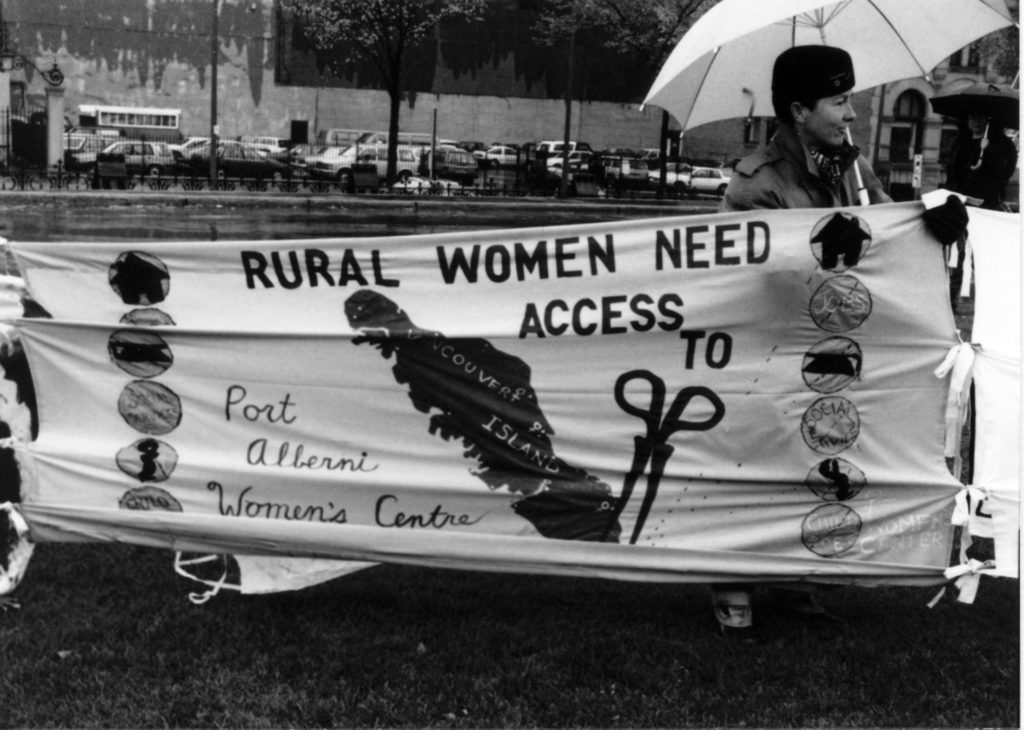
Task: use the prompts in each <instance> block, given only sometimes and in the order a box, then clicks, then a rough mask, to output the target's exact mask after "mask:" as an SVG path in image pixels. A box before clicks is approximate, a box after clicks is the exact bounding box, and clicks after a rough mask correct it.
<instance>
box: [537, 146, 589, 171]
mask: <svg viewBox="0 0 1024 730" xmlns="http://www.w3.org/2000/svg"><path fill="white" fill-rule="evenodd" d="M593 156H594V153H593V152H588V151H587V150H575V151H574V152H570V153H569V169H570V170H581V169H585V168H587V167H588V166H589V164H590V159H591V158H592V157H593ZM563 160H564V158H563V156H562V153H561V152H559V153H558V154H557V155H555V156H554V157H549V158H548V160H547V166H548V168H550V169H561V168H562V164H563Z"/></svg>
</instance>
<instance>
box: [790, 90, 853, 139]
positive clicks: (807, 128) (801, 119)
mask: <svg viewBox="0 0 1024 730" xmlns="http://www.w3.org/2000/svg"><path fill="white" fill-rule="evenodd" d="M793 119H794V120H795V121H796V125H797V129H798V130H799V132H800V138H801V139H802V140H803V141H804V143H805V144H806V145H808V146H810V147H813V148H815V149H821V148H825V149H828V148H831V147H841V146H842V144H843V140H845V139H846V130H847V128H848V127H849V126H850V124H851V123H853V121H854V120H855V119H857V113H856V112H855V111H854V110H853V106H852V104H851V103H850V95H849V94H841V95H839V96H827V97H825V98H824V99H818V100H817V102H815V104H814V107H813V108H809V107H806V106H803V105H802V104H799V103H797V104H795V105H794V109H793Z"/></svg>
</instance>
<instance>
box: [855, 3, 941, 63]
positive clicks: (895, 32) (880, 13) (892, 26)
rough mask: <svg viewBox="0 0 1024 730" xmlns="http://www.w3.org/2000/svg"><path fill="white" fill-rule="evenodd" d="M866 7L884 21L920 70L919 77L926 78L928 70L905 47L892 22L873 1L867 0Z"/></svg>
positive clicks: (904, 42)
mask: <svg viewBox="0 0 1024 730" xmlns="http://www.w3.org/2000/svg"><path fill="white" fill-rule="evenodd" d="M868 5H870V6H871V7H872V8H874V10H875V12H876V13H878V15H879V17H881V18H882V20H884V21H885V24H886V25H888V26H889V28H890V29H891V30H892V32H893V35H895V36H896V37H897V38H898V39H899V41H900V43H902V44H903V47H904V48H905V49H906V51H907V54H908V55H909V56H910V58H911V59H913V61H914V63H916V64H917V67H918V68H919V69H921V75H922V76H924V77H925V78H927V77H928V69H926V68H925V67H924V66H922V65H921V62H920V61H918V60H917V56H915V55H914V52H913V51H911V50H910V46H909V45H907V42H906V41H905V40H903V36H902V35H901V34H900V32H899V31H898V30H896V26H894V25H893V24H892V21H890V20H889V17H888V16H887V15H886V14H885V12H884V11H883V10H882V9H881V8H879V7H878V3H876V2H875V0H868Z"/></svg>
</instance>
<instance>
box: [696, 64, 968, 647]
mask: <svg viewBox="0 0 1024 730" xmlns="http://www.w3.org/2000/svg"><path fill="white" fill-rule="evenodd" d="M854 84H855V81H854V72H853V61H852V59H851V58H850V55H849V54H848V53H847V52H846V51H844V50H842V49H840V48H836V47H832V46H795V47H793V48H789V49H787V50H786V51H784V52H783V53H781V54H780V55H779V56H778V58H777V59H776V60H775V65H774V66H773V69H772V105H773V107H774V110H775V116H776V118H777V121H778V129H777V131H776V133H775V135H774V136H773V137H772V139H771V140H770V141H769V142H768V143H767V144H764V145H762V146H761V147H760V148H758V149H757V150H756V151H755V152H754V153H753V154H751V155H750V156H748V157H745V158H744V159H742V160H741V161H740V162H739V163H738V164H737V165H736V168H735V174H734V175H733V177H732V180H731V181H730V183H729V187H728V188H727V189H726V191H725V195H724V197H723V198H722V205H721V210H722V211H739V210H755V209H762V208H774V209H777V208H839V207H843V206H850V205H857V204H858V201H864V200H865V198H866V200H867V202H870V203H872V204H876V203H889V202H892V199H891V198H890V197H889V196H888V195H887V194H886V193H885V191H884V190H883V189H882V184H881V182H880V181H879V179H878V177H877V176H876V175H875V174H874V172H873V171H872V170H871V167H870V165H869V164H868V162H867V161H866V160H865V159H864V158H863V157H862V156H861V155H860V151H859V150H858V148H857V147H855V146H853V145H852V144H851V143H850V141H849V137H848V128H849V125H850V124H851V123H852V122H853V121H854V120H855V119H856V118H857V115H856V112H855V111H854V110H853V107H852V105H851V100H850V92H851V90H852V89H853V87H854ZM925 224H926V225H927V226H928V228H929V230H931V232H932V233H933V234H934V235H935V236H936V238H938V239H939V240H940V241H941V242H942V243H944V244H947V245H948V244H950V243H952V242H954V241H955V240H956V239H957V238H958V237H959V236H960V235H962V234H963V232H964V231H965V230H966V227H967V212H966V210H965V209H964V206H963V204H962V203H961V202H960V201H959V199H957V198H955V197H952V196H951V197H950V199H949V200H948V201H947V202H946V203H945V204H944V205H942V206H939V207H938V208H933V209H932V210H930V211H926V212H925ZM802 587H803V590H780V589H776V590H774V591H773V595H774V597H775V599H776V602H777V603H780V604H782V605H784V606H785V607H787V608H790V609H791V610H795V611H798V612H801V613H819V614H820V613H823V612H824V610H823V609H822V607H821V606H820V604H819V603H818V601H817V600H816V598H815V587H814V586H813V585H804V586H802ZM753 589H754V586H753V585H750V584H721V585H719V586H715V587H713V588H712V604H713V607H714V613H715V618H716V619H717V621H718V626H719V629H720V631H721V632H722V634H723V635H725V636H728V637H735V638H740V639H743V640H750V639H753V637H754V635H753V609H752V602H751V597H752V593H753Z"/></svg>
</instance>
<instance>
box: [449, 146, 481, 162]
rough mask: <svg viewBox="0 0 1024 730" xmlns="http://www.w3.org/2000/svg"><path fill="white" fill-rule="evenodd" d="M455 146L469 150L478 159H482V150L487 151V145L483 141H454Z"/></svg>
mask: <svg viewBox="0 0 1024 730" xmlns="http://www.w3.org/2000/svg"><path fill="white" fill-rule="evenodd" d="M455 146H456V147H459V148H460V149H464V150H466V151H467V152H470V153H471V154H472V155H473V156H474V157H476V158H477V159H478V160H479V159H483V156H484V152H486V151H487V145H485V144H484V143H483V142H456V143H455Z"/></svg>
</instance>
